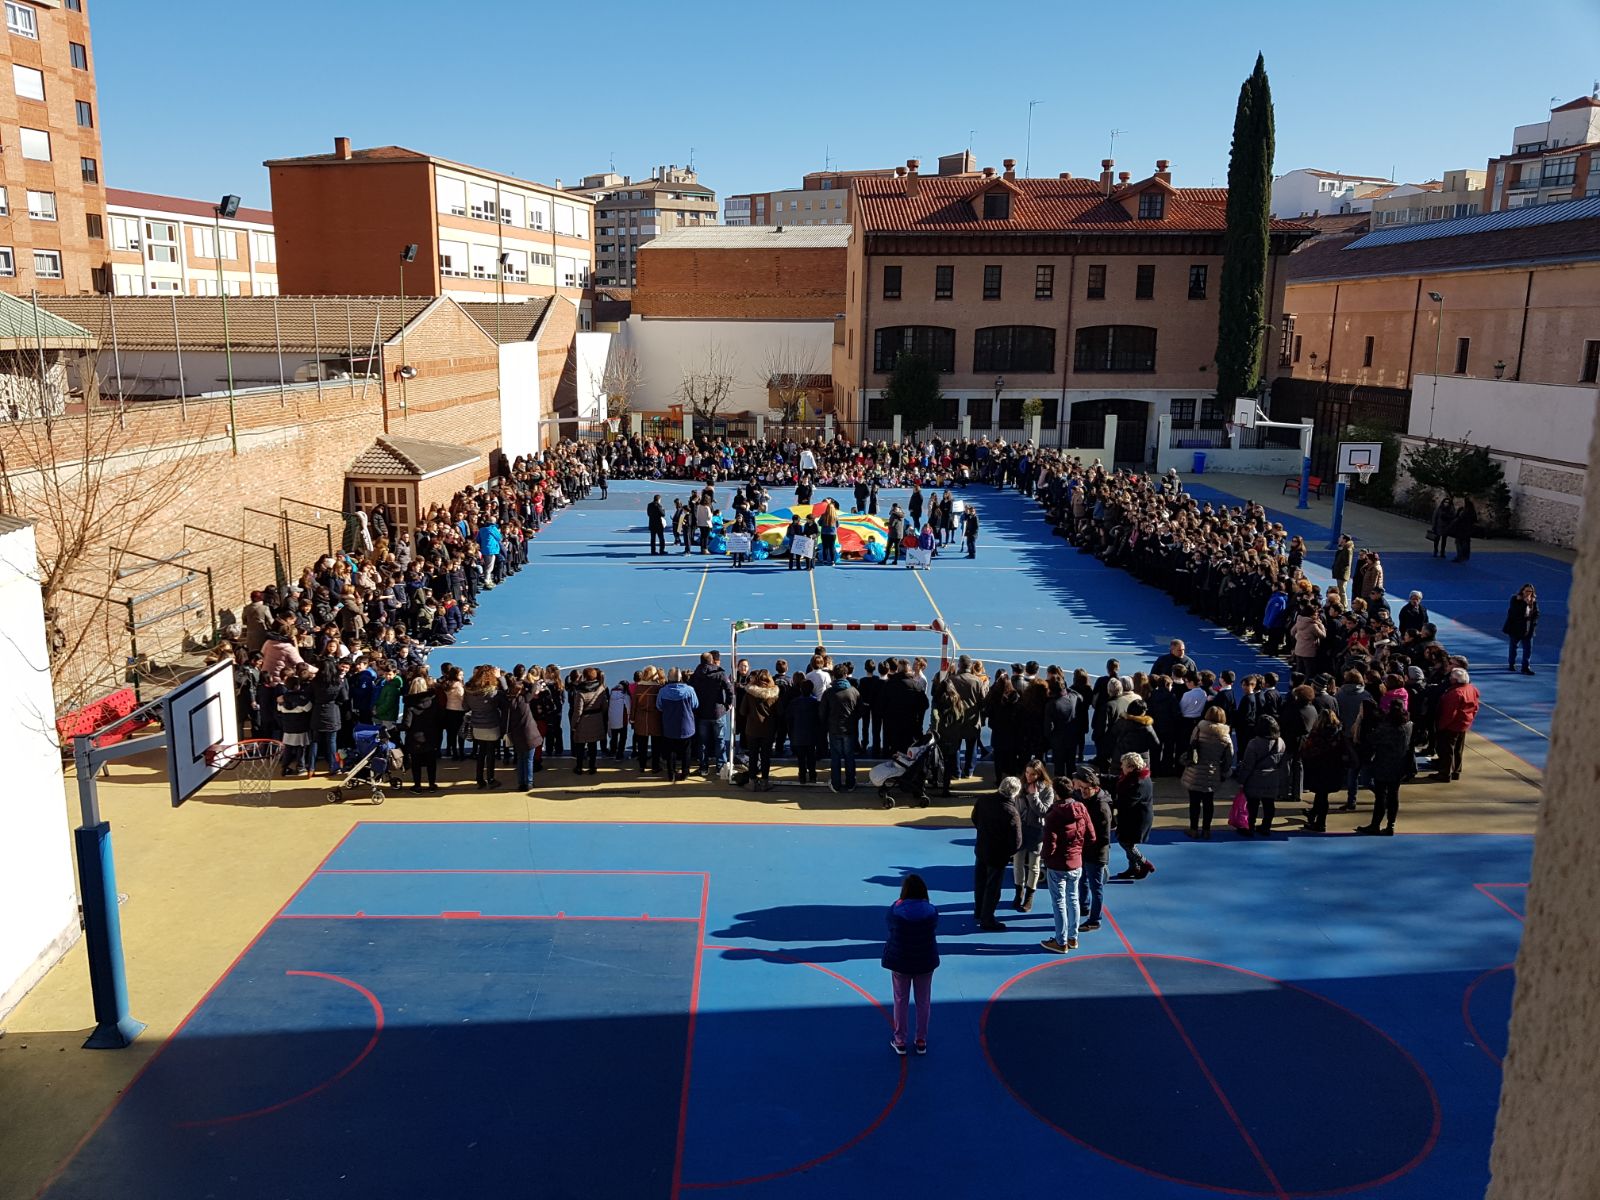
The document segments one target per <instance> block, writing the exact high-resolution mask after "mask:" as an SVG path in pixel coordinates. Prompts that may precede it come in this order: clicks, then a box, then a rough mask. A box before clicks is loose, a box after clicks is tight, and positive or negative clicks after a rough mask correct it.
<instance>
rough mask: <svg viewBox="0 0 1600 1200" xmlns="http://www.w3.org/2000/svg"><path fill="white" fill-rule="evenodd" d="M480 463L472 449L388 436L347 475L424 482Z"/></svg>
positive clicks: (360, 457) (367, 451) (370, 448)
mask: <svg viewBox="0 0 1600 1200" xmlns="http://www.w3.org/2000/svg"><path fill="white" fill-rule="evenodd" d="M477 461H478V452H477V451H476V450H474V449H473V448H472V447H471V446H458V445H455V444H454V443H452V442H429V441H424V440H423V439H422V438H408V437H392V436H389V435H387V434H385V435H384V436H382V437H380V438H378V439H377V440H376V441H374V442H373V443H372V445H370V446H368V447H367V448H366V449H365V450H363V451H362V452H361V453H360V454H358V455H357V456H356V460H355V461H354V462H353V463H351V464H350V465H349V467H347V468H346V469H345V474H347V475H357V476H363V477H367V476H376V477H379V478H385V479H420V478H422V477H423V476H424V475H435V474H437V473H439V472H440V471H448V470H449V469H450V468H451V467H461V466H466V465H467V464H468V463H475V462H477Z"/></svg>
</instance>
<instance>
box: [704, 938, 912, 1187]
mask: <svg viewBox="0 0 1600 1200" xmlns="http://www.w3.org/2000/svg"><path fill="white" fill-rule="evenodd" d="M700 950H701V953H702V956H703V955H704V952H705V951H707V950H723V951H731V952H733V953H735V954H739V953H746V954H762V955H765V956H766V957H768V958H775V959H777V960H778V961H779V962H786V963H791V964H793V965H795V966H799V967H810V968H811V969H812V970H813V971H821V972H822V973H823V974H824V975H827V976H830V977H831V978H833V979H836V980H838V981H839V982H840V983H842V984H844V985H845V986H846V987H848V988H850V989H851V990H852V991H854V992H856V993H857V994H858V995H860V996H861V997H862V998H863V999H864V1000H866V1002H867V1003H868V1004H870V1005H872V1007H873V1008H875V1009H877V1010H878V1012H879V1013H880V1014H881V1015H882V1017H883V1019H884V1020H885V1021H887V1022H888V1023H889V1027H890V1028H891V1029H893V1028H894V1019H893V1018H892V1017H891V1016H890V1015H889V1011H888V1010H887V1009H886V1008H884V1007H883V1005H882V1004H881V1003H879V1001H878V998H877V997H876V996H874V995H873V994H872V993H871V992H869V991H867V990H866V988H864V987H862V986H861V985H860V984H859V983H857V982H856V981H855V980H853V979H847V978H845V977H844V976H843V975H841V974H839V972H837V971H832V970H829V969H828V968H827V967H825V966H823V965H822V964H821V963H814V962H807V961H806V960H805V959H803V958H793V957H791V956H790V955H787V954H784V953H782V952H781V951H778V950H763V949H761V948H759V947H756V946H719V945H712V944H710V943H707V944H706V945H703V946H701V947H700ZM697 982H698V976H697ZM909 1062H910V1060H909V1059H907V1058H901V1059H900V1079H899V1081H898V1082H897V1083H896V1084H895V1089H894V1095H892V1096H890V1097H889V1103H888V1104H886V1105H884V1106H883V1111H882V1112H880V1113H879V1114H878V1115H877V1116H876V1117H875V1118H873V1120H872V1123H871V1124H870V1125H868V1126H867V1127H866V1128H865V1129H862V1130H860V1131H858V1132H857V1133H856V1134H855V1136H853V1137H852V1138H851V1139H850V1140H849V1141H847V1142H845V1143H844V1144H843V1145H841V1146H835V1147H834V1148H833V1149H832V1150H829V1151H827V1152H825V1153H823V1154H819V1155H817V1156H816V1157H814V1158H809V1159H807V1160H806V1161H805V1162H803V1163H797V1164H796V1165H794V1166H792V1167H784V1168H782V1169H781V1170H777V1171H768V1172H767V1173H766V1174H765V1175H751V1176H748V1177H746V1178H744V1179H718V1180H713V1181H710V1182H704V1183H702V1182H694V1183H684V1182H682V1181H681V1179H679V1180H678V1181H676V1182H675V1184H674V1188H673V1194H674V1196H676V1195H677V1194H678V1191H679V1190H680V1189H683V1190H693V1191H714V1190H717V1189H721V1188H734V1187H748V1186H750V1185H751V1184H757V1183H770V1182H772V1181H773V1180H775V1179H783V1178H785V1177H787V1176H790V1175H798V1174H800V1173H801V1172H804V1171H809V1170H811V1169H812V1168H813V1167H820V1166H821V1165H822V1164H823V1163H825V1162H829V1161H831V1160H833V1159H835V1158H838V1157H839V1155H841V1154H843V1153H845V1152H846V1151H847V1150H852V1149H854V1148H855V1147H856V1146H859V1145H860V1144H861V1143H862V1142H864V1141H866V1140H867V1138H869V1137H871V1136H872V1135H873V1134H874V1133H876V1132H877V1131H878V1127H879V1126H880V1125H882V1124H883V1123H884V1122H885V1121H886V1120H888V1119H889V1114H890V1113H892V1112H893V1111H894V1109H895V1106H896V1105H897V1104H899V1103H900V1097H901V1096H902V1095H904V1094H905V1090H906V1077H907V1075H908V1074H909V1069H908V1066H909ZM684 1086H685V1098H686V1100H687V1095H688V1091H687V1088H688V1077H687V1075H686V1076H685V1078H684ZM679 1163H680V1165H681V1163H682V1155H681V1154H680V1156H679Z"/></svg>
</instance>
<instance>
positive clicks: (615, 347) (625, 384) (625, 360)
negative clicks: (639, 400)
mask: <svg viewBox="0 0 1600 1200" xmlns="http://www.w3.org/2000/svg"><path fill="white" fill-rule="evenodd" d="M643 386H644V372H643V371H642V370H641V369H640V366H639V355H638V353H637V352H636V351H635V350H634V349H633V347H632V346H624V345H620V344H619V343H618V342H617V341H616V340H615V339H613V341H612V343H611V352H610V353H609V354H608V355H607V356H606V369H605V372H604V374H602V375H601V376H600V390H601V391H602V392H603V393H604V394H605V398H606V416H608V417H614V418H617V419H619V420H620V419H621V418H623V417H626V416H627V415H628V414H629V413H630V412H632V411H633V401H634V397H636V396H637V395H638V394H639V391H640V389H641V388H642V387H643Z"/></svg>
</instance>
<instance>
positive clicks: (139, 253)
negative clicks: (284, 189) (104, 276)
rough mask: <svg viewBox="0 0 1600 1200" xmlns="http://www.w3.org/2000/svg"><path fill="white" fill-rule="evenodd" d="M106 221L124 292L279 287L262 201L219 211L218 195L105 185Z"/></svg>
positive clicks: (272, 291) (267, 292)
mask: <svg viewBox="0 0 1600 1200" xmlns="http://www.w3.org/2000/svg"><path fill="white" fill-rule="evenodd" d="M219 199H220V197H219ZM106 221H107V231H108V234H109V238H110V245H111V290H112V292H113V293H114V294H116V295H118V296H165V295H173V296H215V295H217V293H218V290H219V286H220V290H221V291H223V292H226V293H227V294H228V295H230V296H276V295H277V294H278V242H277V235H276V234H275V233H274V232H273V228H272V213H271V212H269V211H267V210H266V209H264V208H240V209H239V210H238V212H236V213H235V214H234V215H233V216H232V217H219V216H218V214H217V203H216V201H211V202H209V203H208V202H206V201H204V200H187V199H184V198H183V197H181V196H160V195H156V194H154V193H151V192H130V191H127V190H125V189H123V188H107V189H106ZM219 265H220V266H221V268H222V271H221V284H220V285H219V284H218V281H217V277H218V272H217V268H218V266H219Z"/></svg>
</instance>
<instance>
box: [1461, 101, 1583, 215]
mask: <svg viewBox="0 0 1600 1200" xmlns="http://www.w3.org/2000/svg"><path fill="white" fill-rule="evenodd" d="M1485 176H1486V181H1485V184H1484V185H1483V186H1484V199H1483V211H1484V212H1498V211H1500V210H1501V209H1503V208H1521V207H1523V206H1525V205H1529V204H1553V203H1559V202H1561V201H1562V200H1577V199H1580V198H1582V197H1584V196H1600V88H1597V89H1596V94H1594V95H1591V96H1579V97H1578V98H1577V99H1576V100H1569V101H1567V102H1566V103H1565V104H1558V105H1555V106H1553V107H1552V108H1551V109H1550V116H1549V118H1548V119H1547V120H1544V121H1536V122H1534V123H1533V124H1531V125H1518V126H1517V127H1516V128H1515V129H1514V130H1512V133H1511V153H1509V154H1502V155H1500V156H1499V157H1498V158H1491V159H1490V160H1489V165H1488V169H1487V171H1486V172H1485Z"/></svg>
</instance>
